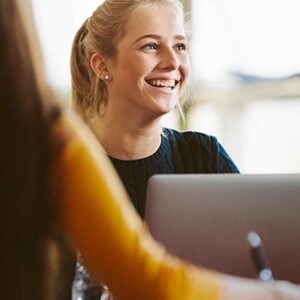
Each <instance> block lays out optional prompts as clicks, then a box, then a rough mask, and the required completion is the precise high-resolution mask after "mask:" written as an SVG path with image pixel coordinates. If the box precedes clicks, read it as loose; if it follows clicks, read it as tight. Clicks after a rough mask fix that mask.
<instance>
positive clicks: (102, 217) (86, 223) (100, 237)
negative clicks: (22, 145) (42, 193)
mask: <svg viewBox="0 0 300 300" xmlns="http://www.w3.org/2000/svg"><path fill="white" fill-rule="evenodd" d="M58 123H59V125H58V126H56V127H59V128H60V129H58V130H62V131H66V132H67V135H68V139H67V140H68V141H67V144H66V146H65V147H64V149H63V151H62V153H61V155H60V157H59V161H58V170H59V173H60V176H57V178H60V180H61V182H60V184H61V186H62V193H63V195H62V199H63V202H62V203H61V209H62V211H61V219H62V223H63V226H64V227H65V229H66V231H67V233H68V234H69V236H70V238H71V240H72V241H73V243H74V245H75V246H76V247H77V248H78V249H79V251H80V252H81V254H82V256H83V259H84V261H85V263H86V264H87V266H88V268H89V269H90V270H91V272H92V273H93V276H94V277H95V278H96V279H98V280H99V281H101V282H104V283H105V284H107V285H108V287H109V289H110V290H111V291H112V293H113V295H114V299H116V300H127V299H128V300H139V299H141V300H147V299H149V300H150V299H151V300H164V299H166V300H168V299H172V300H176V299H178V300H189V299H197V300H201V299H206V300H217V299H220V298H221V287H220V280H219V277H218V275H217V274H216V273H214V272H212V271H208V270H206V269H203V268H196V267H194V266H192V265H190V264H187V263H185V262H183V261H181V260H179V259H177V258H175V257H173V256H171V255H170V254H168V253H167V252H166V251H165V249H164V248H163V247H162V245H160V244H158V243H157V242H156V241H154V240H153V239H152V237H151V236H150V234H149V232H148V230H147V228H146V227H145V224H144V223H143V222H142V220H141V219H140V218H139V216H138V215H137V214H136V212H135V210H134V208H133V207H132V205H131V203H130V201H129V200H128V197H127V194H126V192H125V190H124V188H123V186H122V184H121V182H120V180H119V178H118V177H117V175H116V173H115V171H114V170H113V168H112V166H111V164H110V162H109V160H108V158H107V157H106V155H105V153H104V152H103V151H102V150H101V149H100V148H99V144H98V143H97V142H96V141H95V140H94V138H93V137H92V135H91V134H90V132H89V131H88V130H85V129H84V128H83V126H82V125H81V124H78V122H77V121H76V120H72V119H66V118H63V119H62V120H61V121H59V122H58Z"/></svg>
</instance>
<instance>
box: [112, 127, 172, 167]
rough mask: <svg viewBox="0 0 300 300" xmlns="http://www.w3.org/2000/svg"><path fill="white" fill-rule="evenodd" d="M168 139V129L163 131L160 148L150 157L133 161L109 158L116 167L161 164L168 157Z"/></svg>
mask: <svg viewBox="0 0 300 300" xmlns="http://www.w3.org/2000/svg"><path fill="white" fill-rule="evenodd" d="M168 152H169V151H168V137H167V132H166V129H165V128H164V129H163V133H162V134H161V143H160V146H159V148H158V149H157V150H156V151H155V152H154V153H153V154H151V155H150V156H147V157H144V158H140V159H133V160H123V159H118V158H114V157H111V156H109V158H110V160H111V161H112V162H113V164H114V165H117V166H120V167H121V166H127V167H128V166H129V165H131V166H143V165H146V166H150V165H152V164H154V163H160V162H161V161H162V160H164V159H165V157H166V155H168Z"/></svg>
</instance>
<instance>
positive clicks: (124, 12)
mask: <svg viewBox="0 0 300 300" xmlns="http://www.w3.org/2000/svg"><path fill="white" fill-rule="evenodd" d="M187 47H188V41H187V38H186V32H185V24H184V16H183V9H182V4H181V2H180V1H172V0H143V1H132V0H127V1H116V0H107V1H105V2H104V3H103V4H102V5H101V6H99V7H98V9H97V10H96V11H95V12H94V13H93V15H92V16H91V17H90V18H88V19H87V20H86V21H85V22H84V24H83V25H82V27H81V28H80V29H79V31H78V33H77V35H76V37H75V40H74V43H73V48H72V57H71V71H72V91H73V103H74V106H75V108H76V110H77V111H78V112H79V113H80V114H81V115H82V116H83V118H84V119H85V121H86V122H87V123H88V125H89V126H90V128H91V129H92V131H93V132H94V133H95V135H96V137H97V138H98V140H99V141H100V142H101V143H102V145H103V147H104V149H105V150H106V152H107V154H108V155H109V156H110V158H111V160H112V162H113V163H114V165H115V167H116V169H117V171H118V173H119V175H120V177H121V178H122V180H123V183H124V184H125V187H126V189H127V191H128V193H129V195H130V197H131V199H132V202H133V204H134V205H135V207H136V208H137V210H138V212H139V213H140V215H142V216H143V215H144V207H145V194H146V185H147V181H148V178H149V177H150V176H151V175H153V174H158V173H220V172H238V170H237V168H236V166H235V165H234V163H233V162H232V160H231V159H230V157H229V155H228V154H227V153H226V151H225V150H224V148H223V147H222V146H221V145H220V144H219V143H218V141H217V139H216V138H215V137H212V136H207V135H205V134H202V133H198V132H178V131H175V130H172V129H167V128H162V127H161V118H162V116H163V115H165V114H166V113H168V112H170V111H171V110H172V109H173V108H174V107H175V106H176V105H177V104H178V103H179V99H180V96H181V95H182V94H183V93H184V91H185V88H186V84H187V81H188V78H189V73H190V63H189V54H188V51H187Z"/></svg>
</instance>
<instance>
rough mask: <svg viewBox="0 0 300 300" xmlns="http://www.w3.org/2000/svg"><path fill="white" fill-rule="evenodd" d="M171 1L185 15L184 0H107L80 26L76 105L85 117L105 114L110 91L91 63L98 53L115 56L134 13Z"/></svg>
mask: <svg viewBox="0 0 300 300" xmlns="http://www.w3.org/2000/svg"><path fill="white" fill-rule="evenodd" d="M160 4H162V5H170V6H172V7H173V8H174V9H175V10H176V11H177V12H178V14H179V15H180V16H182V19H183V20H184V17H183V6H182V3H181V1H180V0H106V1H104V3H103V4H102V5H100V6H99V7H98V8H97V9H96V11H95V12H94V13H93V14H92V16H91V17H90V18H88V19H87V20H86V21H85V22H84V23H83V25H82V26H81V28H80V29H79V30H78V32H77V34H76V36H75V38H74V42H73V46H72V53H71V75H72V105H73V107H74V108H75V110H76V111H77V112H78V113H79V114H80V115H81V116H82V117H83V119H85V120H89V119H91V118H93V117H95V116H101V115H102V114H103V113H104V111H105V107H106V103H107V100H108V92H107V88H106V85H105V82H104V81H102V80H101V79H99V78H98V76H97V75H96V74H95V73H94V71H93V70H92V68H91V66H90V59H91V56H92V55H93V54H94V53H99V54H101V55H103V56H105V57H110V58H114V57H115V56H116V55H117V43H118V41H119V40H120V39H121V38H122V37H123V36H124V34H125V30H126V28H125V27H126V23H127V20H128V18H129V17H130V15H131V14H132V13H133V12H135V11H137V10H138V9H140V8H144V7H145V6H150V5H160Z"/></svg>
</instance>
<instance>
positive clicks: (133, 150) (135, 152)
mask: <svg viewBox="0 0 300 300" xmlns="http://www.w3.org/2000/svg"><path fill="white" fill-rule="evenodd" d="M88 125H89V127H90V128H91V130H92V131H93V132H94V134H95V135H96V137H97V138H98V140H99V141H100V143H101V144H102V146H103V148H104V149H105V151H106V153H107V154H108V155H109V156H111V157H113V158H117V159H121V160H136V159H142V158H145V157H148V156H150V155H152V154H153V153H155V152H156V151H157V149H158V148H159V146H160V143H161V125H160V120H159V119H158V120H156V121H152V122H149V123H143V124H141V122H139V123H138V122H134V121H133V120H129V119H128V118H127V120H126V121H125V122H124V120H122V121H121V122H120V120H119V119H110V118H108V117H106V116H105V117H101V118H97V119H94V120H92V121H91V122H89V124H88Z"/></svg>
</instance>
